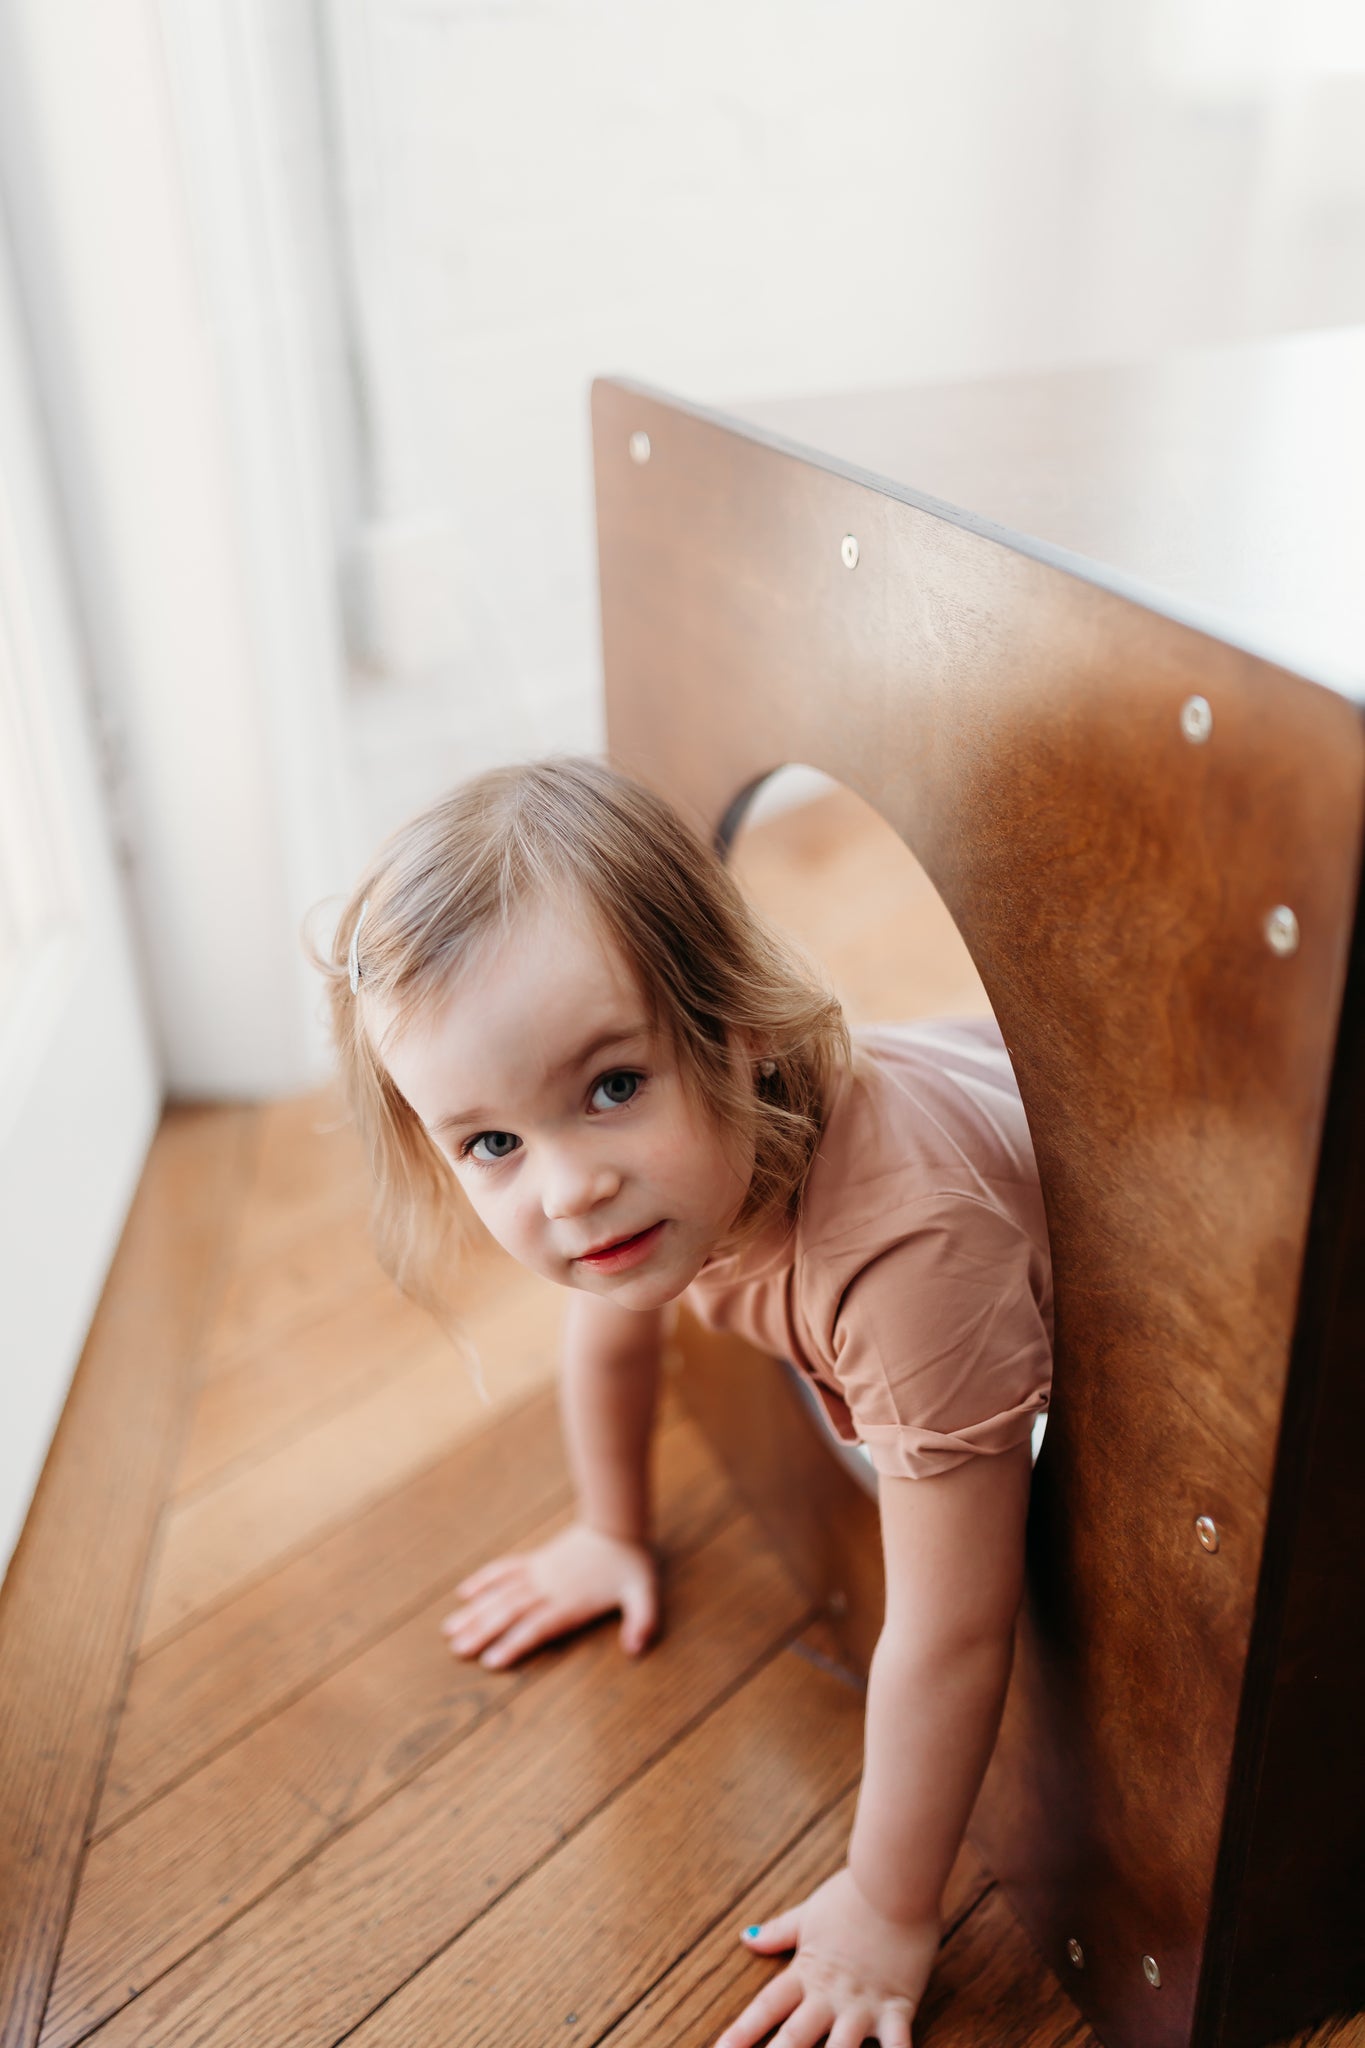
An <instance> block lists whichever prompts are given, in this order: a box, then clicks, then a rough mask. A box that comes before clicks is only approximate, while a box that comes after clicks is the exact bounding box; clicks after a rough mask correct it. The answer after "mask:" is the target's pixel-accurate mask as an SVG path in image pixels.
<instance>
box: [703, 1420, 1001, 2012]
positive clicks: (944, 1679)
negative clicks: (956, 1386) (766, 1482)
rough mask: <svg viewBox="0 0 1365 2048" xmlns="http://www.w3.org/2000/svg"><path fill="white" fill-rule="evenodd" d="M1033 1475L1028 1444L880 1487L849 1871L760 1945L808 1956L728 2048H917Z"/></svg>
mask: <svg viewBox="0 0 1365 2048" xmlns="http://www.w3.org/2000/svg"><path fill="white" fill-rule="evenodd" d="M1030 1469H1031V1468H1030V1460H1029V1451H1028V1446H1027V1445H1026V1444H1025V1445H1020V1446H1019V1447H1018V1448H1017V1449H1015V1450H1013V1451H1009V1452H1005V1453H1003V1454H1002V1455H1000V1456H998V1457H980V1458H974V1459H972V1460H971V1461H970V1462H969V1463H968V1464H964V1465H959V1466H957V1467H956V1468H955V1469H954V1470H953V1471H951V1472H945V1473H944V1474H943V1475H942V1476H941V1477H938V1478H933V1479H927V1480H926V1479H887V1478H883V1479H882V1481H881V1487H880V1492H881V1515H882V1542H883V1547H884V1550H885V1554H886V1621H885V1625H884V1627H883V1629H882V1633H881V1637H880V1639H879V1641H878V1644H877V1648H876V1652H875V1654H874V1656H873V1660H872V1669H871V1673H870V1676H869V1681H868V1695H867V1727H866V1737H865V1746H864V1759H863V1782H862V1790H861V1793H860V1795H859V1800H858V1811H857V1815H856V1818H855V1820H854V1824H853V1834H852V1838H851V1840H850V1843H849V1852H848V1862H847V1864H846V1865H845V1867H844V1868H843V1869H842V1870H840V1871H837V1872H836V1873H835V1875H834V1876H833V1877H832V1878H830V1879H828V1881H827V1882H826V1883H825V1884H823V1885H821V1886H820V1887H819V1888H818V1890H816V1891H814V1892H812V1893H811V1895H810V1897H809V1898H808V1899H806V1900H805V1901H804V1902H803V1903H802V1904H801V1905H799V1906H797V1907H795V1908H793V1909H792V1910H791V1911H789V1912H786V1913H783V1914H781V1915H780V1916H779V1917H778V1918H777V1919H775V1920H770V1921H768V1922H766V1923H765V1924H764V1925H763V1926H762V1927H761V1928H760V1929H759V1930H758V1931H757V1933H756V1934H753V1935H751V1936H746V1939H748V1940H749V1944H750V1946H751V1947H752V1948H753V1949H755V1950H756V1951H758V1952H759V1953H761V1954H769V1953H772V1952H774V1951H777V1950H780V1949H789V1948H793V1947H794V1948H795V1949H796V1951H797V1953H796V1956H795V1957H794V1959H793V1961H792V1962H791V1964H790V1965H789V1966H788V1968H787V1969H786V1970H784V1971H783V1972H782V1974H781V1975H780V1976H779V1977H776V1978H774V1980H773V1982H772V1983H771V1984H769V1985H767V1986H766V1987H765V1989H764V1990H763V1991H762V1992H760V1993H759V1995H758V1997H757V1998H756V1999H754V2000H753V2001H752V2003H751V2004H750V2005H749V2007H748V2008H747V2009H746V2011H745V2012H744V2013H743V2014H742V2015H741V2017H740V2018H739V2020H738V2021H736V2023H735V2025H734V2026H732V2027H730V2028H728V2029H727V2030H726V2032H725V2033H724V2034H723V2035H722V2036H721V2039H720V2042H719V2043H718V2044H717V2048H751V2044H753V2043H755V2042H757V2041H759V2040H761V2039H762V2037H763V2035H764V2034H765V2033H766V2032H767V2031H768V2030H769V2028H771V2027H774V2026H776V2025H777V2024H778V2023H779V2022H780V2021H783V2020H785V2021H786V2022H787V2024H786V2026H785V2027H784V2028H783V2031H782V2034H781V2037H780V2038H781V2041H782V2044H783V2048H807V2044H813V2043H814V2042H816V2041H819V2040H821V2039H823V2037H824V2035H825V2034H826V2032H828V2031H830V2029H832V2028H833V2027H834V2025H835V2022H836V2020H841V2021H842V2023H843V2027H844V2031H843V2032H842V2033H840V2034H839V2035H838V2037H837V2038H838V2039H839V2040H840V2041H843V2040H845V2039H847V2040H848V2041H850V2042H852V2041H861V2040H862V2039H863V2038H864V2035H867V2036H870V2037H872V2038H874V2039H876V2040H878V2041H880V2042H881V2043H882V2044H883V2048H908V2044H909V2041H910V2022H911V2015H912V2014H913V2012H914V2011H915V2009H916V2007H917V2006H918V2004H919V2001H920V1997H921V1994H922V1992H923V1989H924V1986H925V1983H926V1982H927V1980H928V1976H929V1972H930V1970H931V1969H932V1968H933V1963H934V1957H935V1954H936V1952H937V1948H938V1940H939V1930H940V1922H939V1908H940V1901H941V1898H942V1893H943V1887H944V1884H945V1882H946V1881H947V1877H948V1872H949V1870H950V1869H951V1867H952V1863H953V1859H954V1857H955V1856H956V1854H957V1850H958V1846H959V1844H960V1842H961V1840H962V1835H963V1831H964V1829H965V1827H966V1825H967V1819H968V1816H969V1814H970V1812H971V1809H972V1804H973V1802H974V1800H975V1798H976V1794H977V1791H978V1790H979V1788H980V1784H981V1779H982V1777H983V1775H984V1773H985V1769H986V1764H987V1762H988V1760H989V1758H990V1753H991V1749H992V1747H993V1745H994V1742H995V1736H996V1731H997V1729H998V1727H999V1722H1000V1712H1001V1708H1002V1706H1003V1704H1004V1698H1005V1687H1006V1684H1007V1682H1008V1679H1009V1671H1010V1661H1011V1655H1012V1650H1013V1639H1014V1617H1015V1614H1016V1612H1017V1609H1018V1605H1019V1598H1020V1593H1021V1590H1022V1584H1023V1552H1024V1518H1025V1514H1026V1511H1027V1506H1028V1488H1029V1474H1030ZM859 2026H861V2027H862V2028H863V2032H862V2033H860V2032H858V2028H859Z"/></svg>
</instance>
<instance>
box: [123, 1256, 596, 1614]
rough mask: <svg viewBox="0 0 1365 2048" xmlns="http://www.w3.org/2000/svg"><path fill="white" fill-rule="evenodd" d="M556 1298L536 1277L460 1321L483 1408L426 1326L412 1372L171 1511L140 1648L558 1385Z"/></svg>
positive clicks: (445, 1346) (449, 1351) (466, 1374)
mask: <svg viewBox="0 0 1365 2048" xmlns="http://www.w3.org/2000/svg"><path fill="white" fill-rule="evenodd" d="M562 1320H563V1306H562V1295H561V1292H560V1290H559V1289H558V1288H556V1287H554V1286H552V1285H551V1284H550V1282H548V1281H543V1280H537V1279H536V1278H535V1276H533V1275H531V1274H525V1275H523V1276H521V1278H520V1279H519V1281H518V1283H517V1284H516V1285H515V1286H514V1287H511V1288H509V1289H508V1290H506V1291H505V1292H502V1293H500V1294H499V1295H498V1296H497V1297H496V1298H495V1300H494V1301H493V1302H491V1303H489V1304H488V1305H486V1306H485V1307H483V1308H480V1309H477V1310H474V1311H472V1312H471V1313H470V1314H469V1315H468V1317H467V1318H466V1319H465V1327H466V1330H467V1332H468V1336H469V1339H470V1340H471V1342H472V1343H473V1344H474V1345H475V1346H476V1348H477V1350H478V1352H479V1354H480V1356H481V1357H482V1358H483V1359H484V1360H485V1361H486V1365H485V1380H486V1384H487V1391H488V1396H489V1402H488V1404H485V1402H484V1400H483V1398H482V1397H481V1395H480V1392H479V1389H478V1386H477V1384H476V1382H475V1380H474V1377H473V1375H472V1373H471V1371H470V1369H469V1367H468V1366H467V1365H466V1363H465V1361H464V1360H463V1359H462V1358H461V1357H460V1356H459V1355H458V1354H457V1353H456V1351H455V1350H454V1348H453V1347H452V1345H451V1344H450V1343H449V1341H448V1340H447V1339H446V1338H445V1336H444V1335H443V1334H442V1333H441V1332H440V1331H439V1330H438V1329H437V1328H436V1327H435V1326H434V1325H433V1326H432V1327H431V1330H430V1334H429V1336H428V1338H427V1340H426V1342H425V1344H423V1345H422V1346H421V1347H420V1348H419V1349H418V1350H417V1352H416V1355H415V1359H414V1362H413V1363H412V1364H411V1365H410V1366H409V1368H408V1370H407V1371H405V1372H402V1373H399V1374H396V1375H395V1376H394V1377H392V1378H391V1379H388V1380H386V1381H385V1382H384V1383H383V1384H382V1385H380V1386H378V1387H375V1388H374V1389H372V1390H371V1392H369V1393H368V1394H365V1395H362V1397H361V1398H360V1399H358V1400H357V1401H355V1402H354V1403H352V1404H351V1405H350V1406H349V1407H347V1408H345V1409H344V1410H342V1411H341V1412H340V1413H339V1414H336V1415H329V1416H325V1417H324V1418H322V1420H320V1421H319V1422H318V1423H317V1424H316V1426H315V1427H313V1428H311V1429H309V1430H306V1431H305V1432H303V1433H302V1434H301V1435H300V1436H298V1437H295V1438H293V1439H292V1440H291V1441H289V1442H288V1443H285V1444H282V1445H281V1446H280V1447H279V1448H278V1449H277V1450H275V1451H273V1452H267V1453H265V1454H263V1455H262V1456H261V1457H260V1458H258V1459H256V1460H255V1461H254V1462H252V1463H251V1464H249V1465H248V1466H246V1467H245V1468H244V1469H241V1470H234V1471H232V1472H230V1473H227V1474H225V1475H224V1476H223V1478H222V1480H221V1483H219V1484H218V1485H215V1486H212V1487H208V1488H206V1489H205V1490H204V1491H202V1492H200V1493H197V1494H195V1495H194V1496H193V1497H191V1498H190V1499H188V1500H186V1501H183V1502H182V1503H180V1504H179V1505H178V1506H176V1507H174V1508H173V1509H172V1511H171V1512H170V1514H169V1515H168V1516H167V1518H166V1527H165V1532H164V1537H163V1541H162V1545H161V1550H160V1554H159V1556H158V1559H157V1569H156V1572H155V1575H154V1578H153V1581H152V1586H151V1591H150V1595H149V1598H148V1602H147V1613H146V1619H145V1622H144V1627H143V1639H142V1648H143V1650H144V1652H146V1651H148V1650H151V1649H154V1648H155V1647H156V1646H157V1644H158V1642H160V1641H162V1640H164V1639H165V1638H166V1637H167V1636H168V1635H169V1634H170V1633H171V1632H172V1631H173V1630H175V1629H177V1628H182V1627H184V1625H185V1624H186V1622H187V1621H189V1620H190V1619H191V1618H192V1617H193V1616H194V1615H196V1614H197V1613H199V1612H201V1611H202V1610H204V1609H206V1608H208V1607H210V1606H213V1605H215V1604H217V1603H219V1602H221V1601H223V1600H225V1599H226V1598H228V1597H229V1596H230V1595H231V1594H232V1593H233V1592H234V1591H235V1590H236V1589H237V1588H239V1587H241V1586H243V1585H245V1584H247V1583H249V1582H250V1580H252V1579H253V1578H259V1577H261V1576H263V1575H264V1574H265V1573H266V1572H268V1571H270V1570H271V1569H273V1568H274V1567H275V1566H276V1565H277V1564H279V1563H280V1562H281V1561H283V1560H284V1559H285V1558H287V1557H288V1556H289V1555H290V1554H291V1553H293V1552H295V1551H297V1550H299V1549H301V1548H302V1547H304V1546H305V1545H307V1544H310V1543H313V1542H316V1541H317V1539H318V1537H319V1536H320V1535H321V1534H322V1533H323V1532H324V1531H325V1530H326V1529H328V1528H331V1527H334V1526H335V1525H336V1524H337V1523H338V1522H340V1521H342V1520H344V1519H346V1518H349V1517H351V1516H353V1515H355V1514H357V1513H360V1512H361V1511H362V1510H363V1509H364V1508H365V1506H366V1505H367V1504H368V1503H369V1502H370V1501H372V1500H374V1499H375V1498H376V1497H377V1496H378V1495H380V1494H383V1493H386V1492H388V1491H389V1490H390V1489H391V1488H393V1487H395V1486H398V1485H400V1484H401V1483H402V1482H403V1481H404V1480H405V1479H406V1478H408V1477H409V1476H411V1475H412V1474H414V1473H416V1472H418V1471H420V1470H421V1469H422V1467H423V1466H425V1465H428V1464H429V1463H430V1462H431V1460H432V1458H433V1456H435V1455H436V1454H437V1453H438V1452H439V1451H440V1450H441V1449H442V1448H444V1447H445V1446H446V1445H448V1444H450V1443H451V1442H452V1441H455V1440H457V1439H458V1438H460V1437H462V1436H466V1435H468V1434H470V1433H471V1432H472V1431H473V1430H475V1429H477V1428H479V1427H481V1426H482V1425H483V1424H484V1423H485V1422H486V1421H487V1418H488V1415H489V1413H490V1407H491V1410H492V1412H496V1411H497V1409H498V1408H499V1407H503V1406H507V1405H509V1404H510V1403H512V1402H513V1401H515V1400H517V1399H518V1398H519V1397H521V1396H523V1395H524V1394H525V1393H526V1392H527V1390H528V1389H529V1388H531V1387H534V1386H537V1385H543V1384H544V1383H546V1382H547V1381H548V1380H549V1379H551V1378H552V1377H553V1374H554V1371H555V1365H556V1358H557V1352H558V1344H559V1331H560V1327H561V1323H562Z"/></svg>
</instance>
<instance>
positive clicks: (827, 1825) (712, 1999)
mask: <svg viewBox="0 0 1365 2048" xmlns="http://www.w3.org/2000/svg"><path fill="white" fill-rule="evenodd" d="M856 1803H857V1794H856V1792H848V1793H846V1794H845V1796H844V1797H843V1798H842V1799H839V1800H838V1801H836V1803H835V1804H834V1805H833V1806H832V1807H830V1808H829V1809H828V1810H827V1811H826V1812H825V1813H823V1814H822V1815H821V1816H820V1817H819V1819H818V1820H816V1821H814V1822H813V1823H812V1824H811V1826H810V1827H808V1828H807V1829H805V1831H804V1832H803V1833H802V1834H801V1835H800V1836H799V1838H798V1839H797V1840H796V1841H795V1842H793V1844H792V1846H791V1847H790V1849H788V1850H787V1852H786V1854H785V1855H784V1856H782V1857H781V1858H780V1859H779V1860H778V1861H777V1862H776V1863H775V1864H773V1865H772V1867H771V1868H770V1869H768V1870H766V1871H764V1872H763V1873H762V1874H761V1875H760V1876H759V1877H757V1878H756V1879H755V1880H754V1882H753V1883H752V1884H751V1885H750V1886H749V1888H748V1890H747V1891H745V1892H744V1894H743V1895H742V1896H741V1897H740V1898H739V1899H738V1900H737V1901H736V1902H735V1903H734V1905H733V1906H728V1905H727V1909H726V1910H725V1912H724V1913H723V1915H722V1916H721V1917H720V1919H718V1920H717V1922H716V1924H715V1925H714V1926H712V1927H710V1928H708V1929H707V1931H706V1933H705V1934H703V1935H702V1936H701V1938H700V1939H699V1940H696V1941H693V1942H692V1943H691V1945H690V1946H689V1947H688V1948H687V1949H686V1951H685V1952H684V1954H682V1955H681V1956H680V1957H679V1959H678V1961H677V1962H676V1963H675V1964H674V1965H673V1967H672V1968H671V1969H669V1970H668V1971H666V1972H665V1974H664V1975H663V1976H662V1977H660V1978H659V1979H658V1981H657V1982H656V1983H655V1984H654V1985H653V1986H652V1987H651V1988H650V1990H649V1991H648V1992H647V1993H646V1994H645V1996H644V1997H643V1998H642V1999H640V2000H639V2002H638V2003H637V2004H636V2005H634V2006H632V2007H631V2009H630V2011H629V2012H628V2013H626V2014H625V2016H624V2017H623V2018H622V2019H621V2020H619V2021H618V2022H617V2024H616V2025H615V2026H614V2027H613V2028H612V2029H611V2031H610V2033H608V2034H607V2035H606V2036H605V2037H604V2038H603V2040H602V2042H601V2044H600V2048H646V2044H649V2048H663V2044H667V2048H712V2044H713V2043H714V2041H715V2039H716V2036H717V2035H718V2034H719V2033H720V2032H721V2031H722V2030H723V2029H724V2028H725V2027H727V2026H728V2025H729V2024H730V2022H731V2021H732V2020H733V2019H735V2018H737V2017H738V2015H739V2014H740V2013H741V2012H742V2011H743V2010H744V2007H745V2006H746V2005H747V2003H748V2001H749V2000H750V1999H751V1998H753V1997H754V1996H755V1995H756V1994H757V1993H758V1992H759V1991H761V1990H762V1989H763V1986H764V1985H765V1984H766V1983H767V1982H768V1980H769V1978H770V1977H771V1976H772V1975H773V1970H774V1965H773V1963H772V1962H771V1961H765V1960H763V1959H762V1958H761V1957H758V1956H755V1955H752V1954H751V1953H750V1951H749V1950H748V1949H746V1948H745V1947H744V1945H743V1943H742V1942H741V1941H740V1940H739V1939H738V1935H739V1930H740V1928H741V1927H747V1926H749V1925H750V1924H751V1923H752V1922H753V1921H755V1920H762V1919H771V1918H772V1916H773V1915H774V1913H780V1912H783V1911H785V1910H786V1908H787V1907H788V1906H791V1905H794V1904H796V1902H797V1901H798V1900H799V1899H803V1898H804V1897H805V1896H806V1894H807V1893H808V1892H810V1891H813V1890H814V1888H815V1886H816V1885H817V1884H820V1883H821V1882H822V1881H823V1879H825V1878H826V1877H828V1876H829V1875H830V1873H831V1872H832V1871H834V1870H837V1869H838V1868H839V1866H840V1864H841V1863H842V1862H843V1860H844V1856H845V1852H846V1850H847V1847H848V1837H849V1832H850V1830H851V1828H852V1826H853V1813H854V1808H855V1806H856ZM990 1884H991V1880H990V1878H989V1876H988V1874H987V1873H986V1872H985V1871H984V1870H983V1869H982V1867H981V1865H980V1864H979V1863H978V1861H977V1859H976V1857H975V1856H974V1855H973V1853H972V1851H971V1850H970V1849H969V1848H968V1847H966V1846H965V1845H964V1847H963V1848H962V1850H961V1851H960V1853H959V1855H958V1858H957V1861H956V1862H955V1863H954V1865H953V1868H952V1870H951V1871H950V1873H949V1876H948V1883H947V1885H946V1887H945V1890H944V1901H943V1920H944V1927H945V1929H946V1930H948V1934H951V1932H952V1931H953V1930H954V1929H955V1928H956V1927H957V1926H958V1925H959V1924H960V1923H961V1921H963V1920H964V1919H965V1918H966V1916H967V1915H968V1913H970V1912H971V1911H973V1910H974V1908H975V1907H976V1905H977V1904H978V1903H979V1901H980V1900H981V1899H982V1898H983V1897H984V1895H985V1893H986V1892H987V1891H988V1890H989V1889H990ZM948 1934H945V1940H946V1939H947V1938H948Z"/></svg>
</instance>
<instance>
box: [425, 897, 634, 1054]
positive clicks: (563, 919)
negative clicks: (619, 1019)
mask: <svg viewBox="0 0 1365 2048" xmlns="http://www.w3.org/2000/svg"><path fill="white" fill-rule="evenodd" d="M436 993H437V996H438V1001H440V1002H442V1003H445V1002H450V1003H456V1004H458V1003H461V1002H462V1001H472V1002H474V1003H479V1004H482V1003H484V1002H486V1001H487V1000H488V999H489V997H490V995H496V996H497V997H498V999H499V1001H500V1003H501V1004H503V1005H511V1006H514V1007H515V1006H516V1005H517V1004H518V1003H521V1004H524V1005H527V1006H530V1007H531V1008H532V1009H534V1010H536V1011H537V1012H543V1013H544V1015H545V1018H546V1020H547V1022H548V1021H549V1020H550V1019H551V1018H553V1017H558V1018H560V1019H562V1018H563V1017H564V1015H565V1013H566V1011H567V1012H568V1013H569V1014H570V1015H573V1014H576V1006H577V1004H579V1003H582V1004H585V1005H591V1007H592V1008H593V1009H594V1010H598V1009H603V1010H610V1011H612V1012H613V1014H622V1015H625V1014H627V1013H629V1014H630V1015H631V1016H632V1018H633V1019H635V1020H637V1021H638V1020H640V1019H645V1020H648V1021H652V1006H651V1003H650V999H649V994H648V991H647V990H646V988H645V987H644V985H643V982H642V977H641V976H640V975H639V974H638V973H637V971H636V969H635V966H634V963H633V962H632V961H631V960H630V959H629V958H628V957H627V954H626V951H625V948H624V947H623V946H622V945H621V943H620V941H619V940H618V939H617V938H616V936H615V935H614V934H613V932H612V931H611V929H610V927H609V926H608V924H607V923H606V921H605V920H604V919H603V918H602V917H601V916H600V915H599V914H598V913H597V912H596V911H595V910H594V909H593V907H592V906H591V905H590V904H587V903H584V902H583V901H582V900H581V899H579V898H575V897H571V896H564V895H558V896H549V895H545V896H538V897H534V898H531V899H530V900H528V901H527V902H525V903H521V904H518V905H515V906H514V907H513V908H512V909H511V911H510V912H509V915H508V917H507V919H506V921H505V923H503V924H500V925H498V926H496V927H494V928H492V929H490V930H489V931H487V932H485V933H484V934H483V935H482V936H481V938H480V940H479V941H478V942H477V943H476V944H475V945H474V946H472V947H471V948H470V949H469V950H468V951H467V952H466V954H465V955H464V957H463V958H462V960H461V961H460V963H459V965H458V967H457V968H456V969H455V970H454V972H453V973H452V975H451V976H450V978H449V980H448V982H447V983H446V985H445V987H444V988H443V989H441V990H439V991H436Z"/></svg>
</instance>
